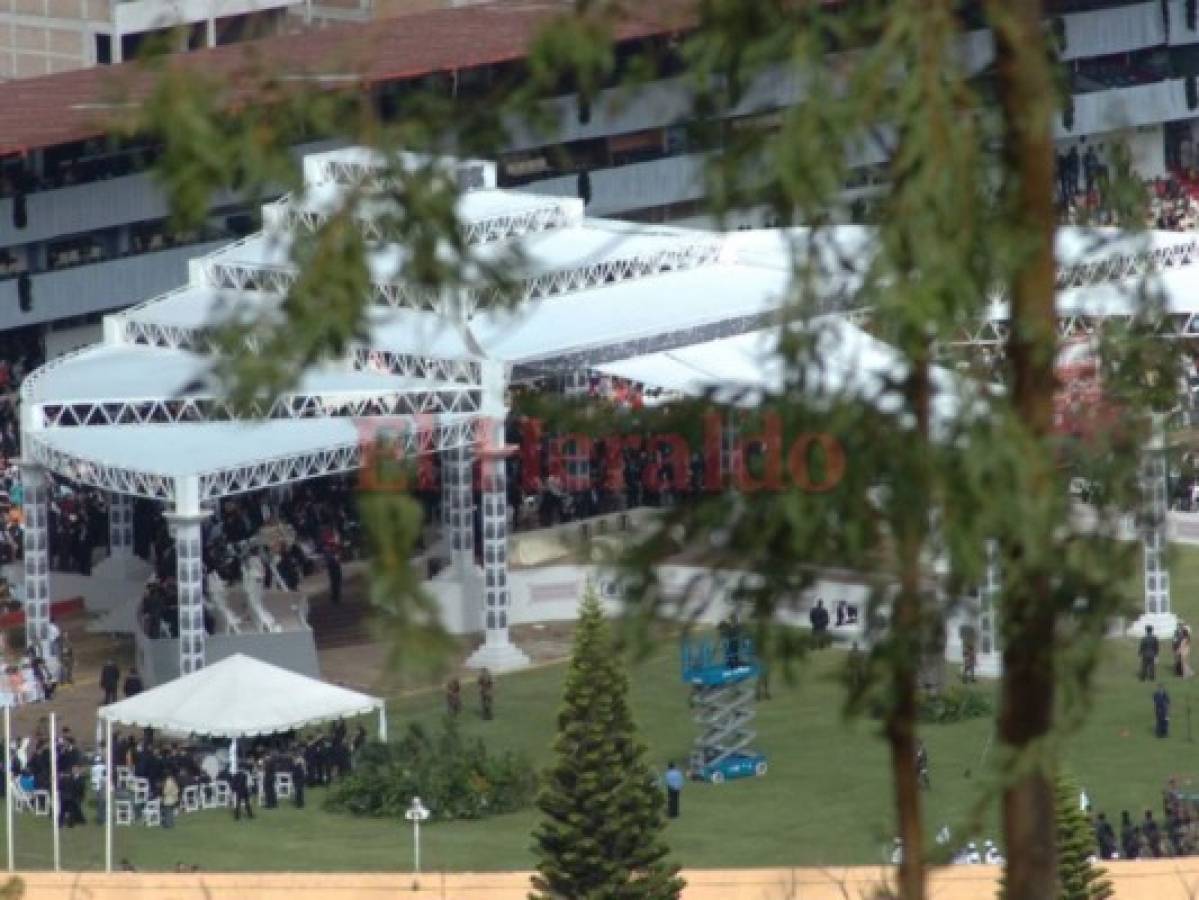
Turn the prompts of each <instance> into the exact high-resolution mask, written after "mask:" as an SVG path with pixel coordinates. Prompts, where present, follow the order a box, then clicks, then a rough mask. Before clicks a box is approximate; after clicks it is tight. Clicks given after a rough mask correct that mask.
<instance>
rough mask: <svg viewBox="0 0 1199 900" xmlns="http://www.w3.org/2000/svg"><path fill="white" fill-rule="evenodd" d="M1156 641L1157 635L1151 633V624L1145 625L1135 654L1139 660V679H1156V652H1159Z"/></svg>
mask: <svg viewBox="0 0 1199 900" xmlns="http://www.w3.org/2000/svg"><path fill="white" fill-rule="evenodd" d="M1159 649H1160V648H1159V647H1158V643H1157V635H1155V634H1154V633H1153V626H1152V625H1146V626H1145V636H1144V637H1143V638H1141V643H1140V644H1139V645H1138V647H1137V655H1138V656H1139V657H1140V660H1141V681H1155V680H1156V679H1157V654H1158V652H1159Z"/></svg>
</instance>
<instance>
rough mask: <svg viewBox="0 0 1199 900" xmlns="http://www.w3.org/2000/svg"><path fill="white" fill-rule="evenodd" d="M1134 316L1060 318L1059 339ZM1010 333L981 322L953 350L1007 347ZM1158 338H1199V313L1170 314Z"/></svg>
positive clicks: (1003, 325)
mask: <svg viewBox="0 0 1199 900" xmlns="http://www.w3.org/2000/svg"><path fill="white" fill-rule="evenodd" d="M1132 319H1133V316H1131V315H1129V314H1127V313H1123V314H1119V315H1110V316H1082V315H1067V316H1060V317H1059V318H1058V322H1057V331H1058V337H1061V338H1071V337H1079V336H1083V335H1094V334H1098V333H1099V332H1100V331H1102V330H1103V328H1104V326H1106V325H1109V324H1111V323H1126V322H1129V321H1131V320H1132ZM1009 333H1010V330H1009V328H1008V323H1007V322H1006V321H1005V320H1002V319H989V320H987V321H984V322H978V323H976V324H975V325H974V326H972V327H970V328H963V329H962V330H961V331H960V332H959V334H958V338H957V340H955V341H953V342H952V345H953V346H959V347H960V346H966V347H998V346H1003V345H1005V344H1006V343H1007V339H1008V335H1009ZM1157 333H1158V336H1159V337H1161V338H1164V339H1167V340H1178V339H1184V338H1185V339H1192V340H1193V339H1195V338H1199V313H1167V314H1166V315H1165V316H1163V317H1162V318H1161V319H1160V321H1158V322H1157Z"/></svg>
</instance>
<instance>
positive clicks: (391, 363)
mask: <svg viewBox="0 0 1199 900" xmlns="http://www.w3.org/2000/svg"><path fill="white" fill-rule="evenodd" d="M351 358H352V361H353V366H354V368H355V369H356V370H357V371H360V372H377V373H379V374H381V375H402V376H405V377H408V378H428V379H431V380H433V381H441V382H448V383H450V384H478V383H479V380H480V379H481V378H482V373H481V367H480V365H479V363H478V362H476V361H474V360H466V359H437V358H434V357H430V356H416V355H414V354H411V353H397V352H394V351H392V350H376V349H373V348H371V347H355V348H354V349H353V351H352V352H351Z"/></svg>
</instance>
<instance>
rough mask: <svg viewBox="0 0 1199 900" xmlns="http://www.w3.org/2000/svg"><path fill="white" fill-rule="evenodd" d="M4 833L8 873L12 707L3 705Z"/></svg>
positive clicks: (9, 860)
mask: <svg viewBox="0 0 1199 900" xmlns="http://www.w3.org/2000/svg"><path fill="white" fill-rule="evenodd" d="M4 831H5V835H6V836H7V838H8V871H10V872H11V871H12V870H13V833H12V707H11V706H9V705H8V704H7V703H5V704H4Z"/></svg>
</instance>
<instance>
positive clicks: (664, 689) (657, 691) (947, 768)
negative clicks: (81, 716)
mask: <svg viewBox="0 0 1199 900" xmlns="http://www.w3.org/2000/svg"><path fill="white" fill-rule="evenodd" d="M1174 573H1175V580H1174V602H1175V608H1176V610H1177V611H1178V612H1179V613H1180V615H1183V616H1184V618H1188V619H1189V620H1190V621H1193V622H1194V621H1199V551H1194V552H1193V551H1184V552H1180V553H1179V554H1178V557H1177V559H1176V562H1175V566H1174ZM1134 655H1135V653H1134V646H1133V644H1132V642H1130V641H1112V642H1109V644H1108V645H1107V647H1106V651H1105V659H1104V662H1103V665H1102V667H1101V670H1100V672H1099V676H1098V680H1097V697H1096V702H1095V704H1094V709H1093V710H1092V711H1091V713H1090V715H1089V717H1088V718H1087V720H1086V722H1085V724H1084V725H1083V726H1082V727H1081V729H1080V730H1079V731H1078V732H1077V733H1075V734H1074V735H1072V736H1070V738H1069V739H1068V741H1067V744H1066V758H1067V761H1068V764H1069V766H1070V768H1071V770H1072V771H1073V773H1074V774H1075V775H1076V776H1077V778H1078V779H1079V781H1080V782H1081V783H1082V784H1083V785H1084V786H1085V787H1086V789H1087V790H1088V792H1089V793H1090V795H1091V797H1092V800H1093V802H1094V803H1095V805H1096V807H1097V808H1098V809H1101V810H1106V811H1107V812H1108V814H1109V816H1111V817H1118V815H1119V811H1120V810H1121V809H1124V808H1127V809H1129V810H1131V811H1134V813H1137V811H1139V810H1143V809H1144V808H1146V807H1147V806H1151V807H1152V808H1153V809H1154V810H1155V812H1156V811H1157V810H1159V809H1160V799H1161V789H1162V785H1163V784H1164V782H1165V779H1166V777H1167V776H1168V775H1170V774H1173V773H1177V774H1182V775H1188V774H1195V775H1199V752H1197V751H1199V744H1191V743H1188V742H1187V739H1186V730H1187V729H1186V707H1187V703H1188V701H1190V702H1191V703H1192V704H1193V706H1194V711H1195V723H1194V725H1195V732H1196V736H1197V737H1199V679H1196V680H1195V681H1191V682H1187V683H1186V684H1185V685H1184V684H1183V683H1182V682H1179V681H1177V680H1174V679H1169V680H1167V682H1166V683H1167V686H1168V688H1169V689H1170V691H1171V695H1172V697H1173V700H1174V723H1173V726H1174V730H1173V734H1172V736H1171V738H1170V739H1169V740H1168V741H1158V740H1156V739H1154V738H1153V736H1152V728H1151V726H1152V704H1151V701H1150V689H1148V688H1146V686H1144V685H1142V684H1140V683H1139V682H1137V681H1136V680H1135V678H1134V677H1133V672H1134V668H1135V660H1134ZM843 659H844V656H843V654H842V653H841V652H840V651H837V650H828V651H824V652H822V653H820V654H818V655H817V656H816V657H815V658H814V659H813V660H812V661H811V662H810V663H809V664H807V665H806V666H805V667H804V668H803V670H802V672H801V674H800V677H799V678H798V679H797V681H796V683H794V684H783V683H777V684H775V685H773V688H774V698H773V699H772V700H771V701H769V702H766V703H763V704H761V705H760V707H759V716H758V725H759V732H760V738H759V747H760V749H762V750H763V751H765V752H766V753H768V754H769V756H770V766H771V769H770V774H769V775H768V776H767V777H766V778H763V779H752V780H747V781H741V782H734V783H730V784H726V785H723V786H719V787H715V786H709V785H699V784H695V785H690V786H688V788H687V789H686V790H685V791H684V794H683V816H682V818H681V819H679V820H678V821H677V822H674V823H672V824H671V825H670V832H669V840H670V843H671V845H672V847H673V848H674V851H675V853H676V855H677V858H678V859H679V861H680V862H681V863H682V864H683V865H685V866H695V867H720V866H730V867H731V866H767V865H815V864H827V865H833V864H842V863H869V862H877V861H879V860H880V859H881V854H882V852H883V849H882V848H883V847H884V846H885V845H886V844H887V843H889V839H890V834H891V826H890V821H891V816H890V796H889V777H888V762H887V756H886V753H885V748H884V746H883V744H882V741H881V740H880V738H879V736H878V729H877V725H876V724H875V723H872V722H869V721H854V722H846V721H845V720H844V718H843V716H842V714H841V692H840V688H839V687H838V686H837V685H836V684H835V683H834V678H835V673H836V671H837V669H838V667H839V666H840V664H841V663H842V661H843ZM563 671H564V668H563V666H560V665H559V666H550V667H545V668H541V669H537V670H534V671H530V672H525V673H520V674H515V675H510V676H505V677H504V678H502V679H501V680H500V682H499V685H498V691H497V718H496V719H495V720H494V721H491V722H483V721H482V720H480V719H479V718H478V716H477V713H476V711H475V708H474V705H473V701H474V700H475V697H474V694H473V692H471V693H468V694H467V698H466V699H467V701H468V702H467V710H466V713H465V714H464V716H463V720H464V721H463V728H464V730H465V731H466V733H468V734H478V735H480V736H483V737H484V738H486V739H487V741H488V742H489V744H490V745H491V746H493V747H495V748H497V749H499V748H514V749H518V750H521V751H523V752H525V753H527V754H528V755H529V756H530V757H531V758H532V759H534V760H535V761H536V762H537V763H539V764H543V763H545V762H547V761H548V760H549V758H550V753H549V747H550V742H551V739H552V735H553V720H554V716H555V713H556V711H557V708H558V698H559V690H560V685H561V679H562V675H563ZM1163 677H1166V676H1163ZM632 681H633V704H634V708H635V712H636V715H637V720H638V722H639V724H640V726H641V728H642V731H643V735H644V737H645V739H646V741H647V743H648V745H649V748H650V759H651V761H652V762H653V764H654V765H656V766H659V767H664V765H665V763H666V761H667V760H668V759H669V758H672V757H673V758H676V759H680V760H681V759H683V758H685V756H686V752H687V748H688V745H689V743H690V740H691V736H692V729H691V722H690V719H689V717H688V711H687V702H686V698H687V692H686V689H685V688H684V687H683V686H682V685H681V684H680V681H679V674H678V664H677V654H676V652H675V650H674V648H664V649H663V650H662V651H661V652H659V653H658V654H657V655H655V656H654V657H652V658H651V659H649V660H648V661H646V662H645V663H642V664H640V665H638V666H637V667H635V669H634V670H633V673H632ZM775 681H776V682H779V681H781V679H779V678H777V677H776V679H775ZM441 711H442V699H441V696H440V694H437V693H431V694H425V695H417V696H411V697H406V698H403V699H400V700H396V701H395V702H394V703H393V704H392V709H391V713H390V717H391V720H392V722H393V726H392V727H393V731H398V730H399V729H400V728H402V727H404V725H405V723H406V722H409V721H413V720H419V721H422V722H425V723H427V724H429V725H435V724H436V722H437V719H438V718H439V716H440V715H441ZM990 725H991V720H989V719H982V720H976V721H973V722H967V723H962V724H956V725H946V726H930V727H928V728H926V729H925V730H924V737H925V741H926V743H927V745H928V747H929V753H930V758H931V762H932V778H933V787H932V790H931V792H930V793H929V794H928V795H927V798H928V810H929V814H928V821H929V823H930V827H932V828H936V827H939V826H940V825H941V824H949V825H950V826H951V827H952V826H955V825H956V824H958V823H960V822H963V821H965V820H966V816H967V815H969V813H970V811H971V809H973V808H974V807H975V805H976V804H977V803H978V802H979V801H980V799H982V798H983V797H984V796H985V794H986V765H985V764H984V765H983V766H982V767H981V768H980V757H981V756H982V754H983V751H984V747H985V745H986V739H987V735H988V733H989V729H990ZM968 772H969V775H968V774H967V773H968ZM321 800H322V794H321V792H320V791H316V792H310V793H309V802H308V807H307V808H306V809H304V810H294V809H292V808H291V807H290V806H285V807H284V808H281V809H279V810H264V811H261V812H260V813H259V815H258V817H257V818H256V819H255V820H254V821H253V822H245V821H243V822H240V823H238V822H234V821H233V820H232V818H231V816H230V815H229V814H228V813H227V812H223V811H222V812H217V811H209V812H202V813H197V814H193V815H191V816H187V817H183V818H181V819H180V820H179V821H178V824H177V827H176V828H175V829H174V830H170V831H167V830H158V829H146V828H120V829H117V830H116V843H115V852H114V856H115V859H117V860H120V859H121V858H122V857H127V858H129V859H130V860H132V861H133V862H134V864H135V865H136V866H137V867H138V868H141V869H155V868H157V869H168V868H173V867H174V865H175V863H176V862H177V861H184V862H187V863H189V864H190V863H195V864H198V865H199V866H201V867H202V868H203V869H205V870H221V869H286V870H301V871H302V870H314V871H315V870H379V869H383V870H386V869H401V870H403V869H407V868H409V867H410V866H411V852H412V849H411V830H410V827H409V826H408V824H407V823H399V822H392V821H378V820H362V819H354V818H351V817H347V816H341V815H333V814H330V813H326V812H324V811H323V810H322V809H321V808H320V807H321ZM534 821H535V813H534V812H532V811H527V812H524V813H519V814H515V815H509V816H503V817H499V818H495V819H490V820H487V821H483V822H468V823H446V824H437V825H432V826H429V827H427V828H426V829H425V830H424V841H423V857H424V859H423V863H424V866H425V868H427V869H430V870H432V869H450V870H488V869H521V868H526V867H528V866H529V864H530V861H531V855H530V853H529V843H530V840H529V834H530V832H531V830H532V827H533V824H534ZM983 821H984V822H985V823H986V827H985V829H984V833H985V834H989V835H996V832H997V829H996V827H995V824H994V809H993V804H992V806H991V808H990V809H988V810H987V811H986V812H985V813H984V814H983ZM2 826H3V822H2V821H0V828H2ZM103 834H104V831H103V829H102V828H99V827H96V826H95V825H93V824H89V825H88V826H86V827H83V828H75V829H71V830H66V831H64V832H63V833H62V860H63V865H64V867H65V868H69V869H82V868H94V867H98V866H100V865H102V864H103V855H102V854H103ZM16 838H17V842H16V843H17V864H18V866H19V867H21V868H47V867H49V865H50V862H51V851H50V825H49V822H48V821H47V820H46V819H45V818H37V819H35V818H34V817H32V816H29V815H23V816H20V817H18V827H17V835H16Z"/></svg>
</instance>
